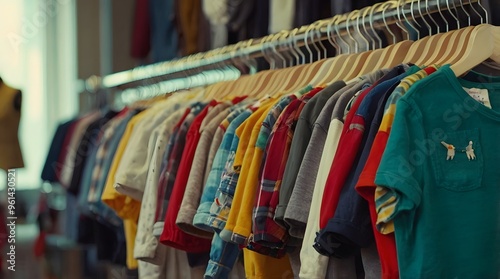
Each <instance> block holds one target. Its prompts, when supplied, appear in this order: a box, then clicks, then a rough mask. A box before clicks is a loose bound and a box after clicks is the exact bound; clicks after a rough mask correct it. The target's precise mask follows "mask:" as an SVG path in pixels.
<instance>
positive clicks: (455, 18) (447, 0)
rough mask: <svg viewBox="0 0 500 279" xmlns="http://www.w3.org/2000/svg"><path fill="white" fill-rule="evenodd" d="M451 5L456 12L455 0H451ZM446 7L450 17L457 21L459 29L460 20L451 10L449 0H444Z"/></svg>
mask: <svg viewBox="0 0 500 279" xmlns="http://www.w3.org/2000/svg"><path fill="white" fill-rule="evenodd" d="M453 7H454V8H455V12H456V6H455V1H453ZM446 8H448V13H450V15H451V17H453V19H454V20H455V21H456V22H457V29H460V20H458V17H457V16H456V15H455V14H454V13H453V12H452V9H451V7H450V1H449V0H446Z"/></svg>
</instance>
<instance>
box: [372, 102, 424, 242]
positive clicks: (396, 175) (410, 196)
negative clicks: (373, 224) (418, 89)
mask: <svg viewBox="0 0 500 279" xmlns="http://www.w3.org/2000/svg"><path fill="white" fill-rule="evenodd" d="M424 141H425V133H424V130H423V125H422V114H421V113H420V111H419V110H418V109H416V108H415V106H412V105H411V103H409V102H408V101H406V100H403V99H401V100H399V102H398V104H397V107H396V114H395V118H394V123H393V127H392V131H391V133H390V136H389V140H388V142H387V146H386V149H385V151H384V154H383V156H382V160H381V162H380V166H379V168H378V170H377V175H376V178H375V184H376V185H378V186H380V187H379V189H380V190H381V191H380V190H379V189H378V190H377V191H376V195H375V203H376V207H377V215H378V216H377V227H378V229H379V230H380V231H381V232H382V233H384V232H383V229H382V227H383V224H384V223H386V222H389V221H391V220H392V219H394V218H395V217H396V216H397V215H398V214H400V213H401V212H403V211H412V210H414V209H415V208H416V207H418V205H419V204H420V201H421V198H422V184H423V172H422V170H423V167H424V164H425V163H426V161H427V156H428V154H426V153H425V152H424V151H422V150H421V149H419V148H418V146H419V144H418V143H419V142H420V143H421V142H424Z"/></svg>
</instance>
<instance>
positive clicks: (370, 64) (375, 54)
mask: <svg viewBox="0 0 500 279" xmlns="http://www.w3.org/2000/svg"><path fill="white" fill-rule="evenodd" d="M382 5H383V4H382V3H377V4H375V5H373V6H371V7H368V8H366V9H364V10H362V11H363V13H362V20H361V21H362V23H363V29H364V30H365V32H366V34H368V30H366V24H365V17H366V16H367V15H368V13H370V22H372V18H373V12H374V11H375V9H377V8H378V7H379V6H382ZM358 19H359V17H358ZM357 26H358V32H359V33H360V34H361V31H360V29H359V24H357ZM371 27H372V31H373V33H374V35H375V37H377V38H378V40H379V43H380V44H379V49H377V48H376V46H375V38H372V41H373V51H372V52H371V53H370V55H369V56H368V58H367V59H366V62H365V63H364V65H363V67H362V68H361V70H360V71H359V73H360V74H362V75H363V74H366V73H368V72H371V71H373V70H374V69H377V67H378V66H377V65H379V64H381V61H382V59H381V58H382V55H383V54H384V53H385V50H384V49H383V48H382V40H381V39H380V38H379V37H378V34H377V31H376V30H375V29H374V28H373V24H371ZM368 45H369V44H368Z"/></svg>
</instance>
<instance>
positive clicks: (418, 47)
mask: <svg viewBox="0 0 500 279" xmlns="http://www.w3.org/2000/svg"><path fill="white" fill-rule="evenodd" d="M425 3H426V5H425V9H426V11H427V14H429V17H430V19H431V20H432V22H433V23H434V25H435V26H437V28H438V29H439V25H438V24H437V22H436V21H435V20H434V18H432V16H430V12H429V5H428V0H425ZM412 4H413V2H412ZM411 9H412V11H413V8H411ZM418 11H419V13H420V18H421V19H422V20H423V21H424V23H425V25H427V29H428V35H427V36H425V37H424V38H420V39H419V40H417V41H415V42H414V43H413V44H412V45H411V47H410V49H409V50H408V53H407V55H406V57H405V59H404V60H403V61H405V62H407V63H409V62H411V63H414V62H416V61H417V60H418V59H419V58H420V57H422V55H423V52H424V46H425V44H427V43H428V41H429V39H430V37H431V36H432V27H431V26H430V24H429V23H428V22H427V20H425V17H424V15H423V14H422V6H421V1H420V0H418ZM438 33H439V31H438Z"/></svg>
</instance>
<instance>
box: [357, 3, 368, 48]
mask: <svg viewBox="0 0 500 279" xmlns="http://www.w3.org/2000/svg"><path fill="white" fill-rule="evenodd" d="M369 8H370V6H368V7H365V8H363V9H361V10H360V11H359V13H358V16H357V17H356V30H357V31H358V35H359V36H360V37H361V38H362V39H363V41H365V45H366V49H363V51H365V50H370V41H368V39H367V38H366V34H363V32H362V31H361V27H360V22H359V21H360V20H361V23H363V19H364V17H363V15H364V14H365V12H366V11H367V10H369Z"/></svg>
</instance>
